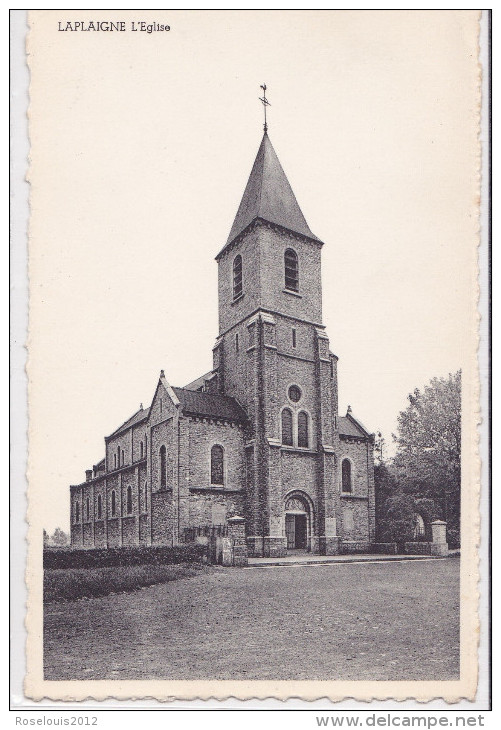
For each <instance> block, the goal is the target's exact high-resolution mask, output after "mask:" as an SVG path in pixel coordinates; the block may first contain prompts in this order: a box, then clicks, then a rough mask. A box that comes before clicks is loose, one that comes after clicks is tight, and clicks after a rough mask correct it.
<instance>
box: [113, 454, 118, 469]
mask: <svg viewBox="0 0 501 730" xmlns="http://www.w3.org/2000/svg"><path fill="white" fill-rule="evenodd" d="M113 466H114V467H115V469H116V468H117V455H116V454H113Z"/></svg>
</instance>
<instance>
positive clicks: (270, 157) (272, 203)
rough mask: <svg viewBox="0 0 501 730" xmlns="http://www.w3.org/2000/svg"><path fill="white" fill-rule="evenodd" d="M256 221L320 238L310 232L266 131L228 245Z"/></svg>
mask: <svg viewBox="0 0 501 730" xmlns="http://www.w3.org/2000/svg"><path fill="white" fill-rule="evenodd" d="M256 218H263V219H264V220H266V221H268V222H269V223H276V224H278V225H280V226H282V227H283V228H287V229H288V230H290V231H293V232H295V233H300V234H301V235H303V236H307V237H308V238H312V239H313V240H315V241H319V240H320V239H318V238H317V237H316V236H315V235H314V234H313V233H312V232H311V231H310V229H309V227H308V224H307V223H306V220H305V217H304V215H303V214H302V212H301V209H300V207H299V205H298V202H297V200H296V197H295V195H294V193H293V192H292V188H291V186H290V184H289V181H288V180H287V177H286V176H285V172H284V171H283V168H282V165H281V164H280V162H279V160H278V157H277V154H276V152H275V150H274V149H273V145H272V144H271V142H270V138H269V137H268V134H267V133H266V132H265V133H264V135H263V139H262V141H261V145H260V147H259V150H258V153H257V156H256V159H255V161H254V165H253V167H252V171H251V174H250V176H249V180H248V182H247V186H246V188H245V192H244V194H243V197H242V200H241V202H240V206H239V208H238V212H237V215H236V217H235V220H234V221H233V226H232V227H231V231H230V235H229V236H228V240H227V242H226V245H228V244H229V243H230V242H231V241H233V239H234V238H236V237H237V236H238V235H239V234H240V233H241V232H242V231H243V230H244V228H247V226H248V225H249V224H250V223H252V221H254V220H255V219H256Z"/></svg>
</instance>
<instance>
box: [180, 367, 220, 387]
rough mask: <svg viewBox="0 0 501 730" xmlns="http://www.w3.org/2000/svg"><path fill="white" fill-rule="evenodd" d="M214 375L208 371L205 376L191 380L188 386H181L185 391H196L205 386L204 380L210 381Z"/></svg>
mask: <svg viewBox="0 0 501 730" xmlns="http://www.w3.org/2000/svg"><path fill="white" fill-rule="evenodd" d="M213 375H214V371H213V370H209V372H208V373H205V375H201V376H200V377H199V378H197V379H196V380H192V382H191V383H188V385H185V386H183V387H184V388H185V389H186V390H198V389H199V388H202V387H203V386H204V385H205V381H206V380H210V379H211V378H212V377H213Z"/></svg>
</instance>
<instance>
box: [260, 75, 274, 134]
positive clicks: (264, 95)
mask: <svg viewBox="0 0 501 730" xmlns="http://www.w3.org/2000/svg"><path fill="white" fill-rule="evenodd" d="M261 88H262V90H263V95H262V96H260V97H259V101H261V102H262V103H263V107H264V131H265V132H267V131H268V125H267V123H266V107H267V106H271V104H270V102H269V101H268V99H267V98H266V84H261Z"/></svg>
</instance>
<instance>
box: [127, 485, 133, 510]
mask: <svg viewBox="0 0 501 730" xmlns="http://www.w3.org/2000/svg"><path fill="white" fill-rule="evenodd" d="M127 514H128V515H131V514H132V489H131V488H130V487H127Z"/></svg>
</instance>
